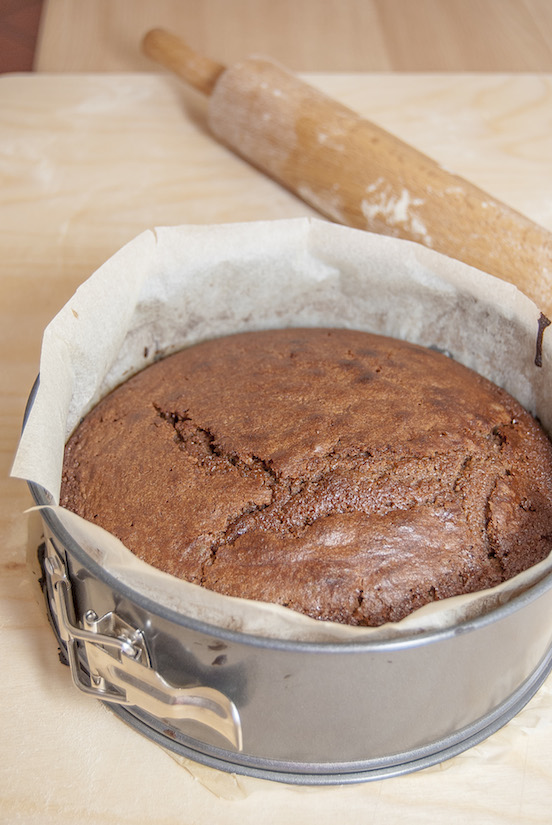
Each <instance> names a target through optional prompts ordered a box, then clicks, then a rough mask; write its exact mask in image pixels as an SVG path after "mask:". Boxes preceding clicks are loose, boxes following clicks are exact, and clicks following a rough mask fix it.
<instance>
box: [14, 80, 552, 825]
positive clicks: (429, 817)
mask: <svg viewBox="0 0 552 825" xmlns="http://www.w3.org/2000/svg"><path fill="white" fill-rule="evenodd" d="M306 79H307V80H308V81H309V82H311V83H313V84H315V85H317V86H318V87H319V88H320V89H322V90H323V91H325V92H327V93H329V94H331V95H332V96H334V97H336V98H337V99H339V100H340V101H341V102H342V103H344V104H345V105H348V106H350V107H351V108H353V109H355V110H357V111H359V112H361V113H362V114H364V115H366V116H368V115H369V116H370V117H371V118H372V119H373V120H375V121H376V122H377V123H378V124H379V125H381V126H382V127H384V128H386V129H389V130H391V131H392V132H394V133H396V134H397V135H398V136H399V137H401V138H403V139H408V140H409V141H410V142H412V143H413V144H414V145H415V146H417V147H418V148H419V149H420V150H422V151H425V152H427V153H428V154H430V155H431V156H433V157H435V158H436V159H438V160H439V162H441V163H443V164H444V165H446V166H447V168H451V169H454V170H455V171H457V172H458V173H460V174H462V175H464V176H465V177H467V178H469V179H471V180H473V181H474V183H476V184H478V185H479V186H481V187H483V188H484V189H487V190H489V191H490V192H491V193H492V194H494V195H495V196H496V197H498V198H500V199H501V200H504V201H506V202H507V203H509V204H511V205H512V206H513V207H514V208H517V209H519V210H520V211H522V212H524V213H525V214H527V215H528V216H529V217H530V218H532V219H533V220H535V221H537V222H539V223H541V224H542V225H543V226H545V227H547V228H549V229H552V202H551V200H550V193H549V187H548V186H546V185H544V182H546V181H549V180H551V179H552V142H551V141H550V134H551V133H552V131H551V125H552V123H551V121H552V76H542V77H534V76H530V75H520V76H507V75H503V76H496V75H452V76H444V75H416V76H414V75H378V76H374V75H372V76H367V75H339V76H336V75H331V74H327V75H308V76H307V78H306ZM0 99H1V100H2V106H1V107H0V275H1V280H0V336H1V346H0V358H1V359H2V368H1V370H0V381H1V385H2V398H3V401H4V403H3V413H4V414H3V416H2V420H1V441H0V447H1V452H0V460H1V463H2V477H1V480H0V524H1V527H2V538H3V541H2V546H1V547H0V627H1V628H2V631H1V634H0V657H1V661H2V679H1V680H0V723H1V731H2V733H1V735H0V822H2V823H9V824H10V825H11V823H16V822H18V823H19V822H20V823H25V825H30V824H31V823H32V824H33V825H34V824H35V823H36V825H39V823H40V825H50V823H56V825H64V824H65V823H67V825H73V823H76V822H80V821H86V822H87V823H89V825H103V824H104V823H105V825H107V824H108V823H109V825H112V823H133V825H142V823H144V825H145V823H148V825H173V823H174V825H176V823H181V822H190V823H194V825H204V824H205V825H207V823H209V824H210V823H212V822H223V823H225V825H232V823H240V824H241V825H244V823H257V822H259V820H260V819H262V821H263V822H264V823H266V824H267V825H272V824H273V823H274V825H276V823H277V824H278V825H281V823H283V822H286V821H288V819H289V820H292V821H296V822H300V823H301V825H310V823H312V825H315V823H317V825H330V824H331V825H335V823H339V822H349V821H350V820H358V821H362V822H370V823H371V824H372V825H383V824H384V823H387V822H408V823H420V825H422V823H423V825H427V824H428V823H430V825H432V823H435V825H440V823H443V822H447V823H448V824H449V825H465V823H466V822H467V821H469V820H470V819H471V820H473V821H474V822H476V823H477V825H498V823H500V824H501V825H502V824H503V823H510V822H511V823H515V825H519V823H542V825H544V823H548V822H549V818H550V807H551V804H552V735H551V734H552V679H550V678H549V679H548V681H547V682H546V684H545V685H544V686H543V688H542V689H541V690H540V691H539V693H538V694H537V695H536V696H535V697H534V699H533V700H532V701H531V702H530V703H529V705H528V706H527V707H526V708H525V709H524V710H523V711H522V712H521V713H520V714H519V715H518V716H517V717H516V718H515V719H514V720H513V721H512V722H511V723H509V724H508V725H507V726H506V727H505V728H504V729H502V730H501V731H499V732H498V733H497V734H495V735H494V736H493V737H491V738H490V739H488V740H487V741H486V742H484V743H482V744H481V745H479V746H478V747H476V748H474V749H472V750H470V751H468V752H467V753H465V754H463V755H461V756H458V757H456V758H455V759H453V760H451V761H449V762H447V763H445V764H443V765H442V766H440V767H436V768H432V769H427V770H425V771H423V772H421V773H419V774H412V775H410V776H405V777H401V778H397V779H391V780H386V781H384V782H377V783H370V784H367V785H363V786H358V787H349V788H334V789H319V790H313V789H309V790H305V791H301V790H297V789H294V788H291V787H286V786H280V785H274V784H271V783H267V782H263V781H262V780H253V779H240V780H235V779H233V778H232V777H231V776H227V775H225V774H219V773H216V772H213V771H210V770H208V769H200V768H197V767H193V766H192V765H191V764H190V763H188V764H186V765H184V766H183V765H181V764H178V763H177V761H176V760H175V759H173V758H171V757H170V756H169V755H167V753H166V752H164V751H163V750H161V749H160V748H159V747H157V746H156V745H153V744H152V743H150V742H149V741H147V740H145V739H144V738H142V737H141V736H140V735H139V734H137V733H136V732H134V731H133V730H132V729H130V728H128V727H126V726H125V725H124V724H123V723H122V722H120V721H119V720H118V719H117V718H115V717H114V716H113V715H112V714H110V713H109V712H108V711H107V710H106V709H105V708H104V707H103V706H101V705H99V704H98V703H96V702H95V701H94V700H91V699H90V698H88V697H85V696H83V695H81V694H79V693H78V692H77V691H76V689H75V688H74V687H73V686H72V685H71V683H70V678H69V673H68V671H67V669H66V668H64V667H62V666H61V665H60V664H59V662H58V659H57V651H56V644H55V642H54V639H53V636H52V634H51V632H50V630H49V627H48V625H47V621H46V619H45V617H44V613H43V611H42V610H41V609H40V608H39V606H38V604H37V603H35V600H34V590H33V587H32V581H31V578H30V576H29V573H28V572H27V569H26V566H25V543H26V521H25V518H24V517H23V515H22V513H23V510H24V509H25V508H26V507H27V506H28V505H29V503H30V499H29V495H28V493H27V491H26V488H25V485H24V483H23V482H19V481H16V480H13V479H7V474H8V472H9V468H10V464H11V459H12V456H13V452H14V450H15V446H16V443H17V439H18V432H19V427H20V423H21V418H22V414H23V409H24V404H25V399H26V397H27V394H28V392H29V389H30V386H31V384H32V381H33V380H34V377H35V375H36V373H37V370H38V359H39V350H40V340H41V335H42V330H43V328H44V326H45V325H46V323H47V322H48V321H49V320H50V318H51V317H52V316H53V314H54V313H55V312H56V311H57V309H58V308H59V307H60V306H61V305H62V304H63V303H64V302H65V301H66V300H67V299H68V298H69V297H70V295H71V294H72V293H73V291H74V290H75V288H76V287H77V286H78V285H79V283H81V282H82V280H84V279H85V278H86V277H87V276H88V275H89V274H90V273H91V272H92V271H93V270H94V269H95V268H96V267H97V266H99V265H100V264H101V263H102V262H103V261H104V260H105V259H106V258H107V257H108V256H109V255H111V254H112V253H113V252H115V251H116V250H117V249H118V248H119V247H120V246H122V245H123V244H124V243H125V242H126V241H128V240H130V239H131V238H132V237H134V236H135V235H137V234H138V233H139V232H140V231H142V230H143V229H145V228H148V227H151V226H153V225H158V224H177V223H208V222H228V221H233V220H255V219H263V218H266V219H273V218H280V217H282V218H283V217H292V216H299V215H308V214H314V212H313V211H312V210H310V209H309V208H308V207H306V206H305V205H304V204H303V203H302V202H301V201H299V200H298V199H296V198H294V197H293V196H292V195H291V194H290V193H289V192H286V191H285V190H283V189H281V188H280V187H279V186H278V185H277V184H275V183H274V182H273V181H271V180H269V179H268V178H266V177H264V176H263V175H261V174H260V173H258V172H257V171H256V170H254V169H252V168H251V167H250V166H249V165H248V164H246V163H245V162H243V161H241V160H239V159H238V158H236V157H235V156H234V155H233V154H232V153H230V152H229V151H228V150H226V149H225V148H224V147H222V146H221V145H219V144H217V143H216V142H215V141H214V140H212V139H211V138H210V137H208V135H207V134H206V130H205V121H204V118H205V100H204V99H203V98H202V97H201V96H200V95H199V94H197V93H195V92H193V91H189V90H187V89H185V88H184V87H183V86H182V85H181V84H180V83H179V82H178V81H176V80H173V79H172V78H169V77H165V76H163V77H160V76H158V75H117V76H110V75H94V76H46V75H28V76H5V77H3V78H0Z"/></svg>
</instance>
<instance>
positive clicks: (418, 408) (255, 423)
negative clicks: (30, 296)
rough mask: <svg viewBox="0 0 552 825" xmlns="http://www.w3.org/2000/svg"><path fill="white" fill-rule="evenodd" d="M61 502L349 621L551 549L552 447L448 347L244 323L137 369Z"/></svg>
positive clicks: (281, 599) (483, 579)
mask: <svg viewBox="0 0 552 825" xmlns="http://www.w3.org/2000/svg"><path fill="white" fill-rule="evenodd" d="M61 504H62V505H64V506H65V507H68V508H69V509H71V510H74V511H75V512H77V513H79V514H80V515H81V516H83V517H84V518H85V519H88V520H90V521H93V522H95V523H97V524H99V525H101V526H103V527H104V528H106V529H107V530H109V531H111V532H112V533H113V534H115V535H116V536H117V537H118V538H119V539H121V540H122V541H123V542H124V544H125V545H126V546H127V547H128V548H129V550H131V551H132V552H133V553H135V554H136V555H137V556H139V557H140V558H141V559H143V560H144V561H146V562H148V563H149V564H151V565H154V566H155V567H158V568H160V569H162V570H164V571H166V572H168V573H171V574H172V575H174V576H179V577H182V578H184V579H186V580H188V581H190V582H195V583H196V584H199V585H203V586H204V587H206V588H209V589H211V590H215V591H218V592H220V593H224V594H229V595H232V596H240V597H244V598H248V599H255V600H263V601H268V602H273V603H277V604H281V605H286V606H288V607H290V608H292V609H294V610H297V611H300V612H302V613H305V614H307V615H309V616H312V617H314V618H317V619H322V620H332V621H337V622H342V623H347V624H352V625H373V626H375V625H380V624H382V623H384V622H387V621H397V620H399V619H401V618H403V617H405V616H406V615H408V614H409V613H410V612H412V611H413V610H414V609H416V608H418V607H420V606H422V605H424V604H426V603H427V602H430V601H433V600H436V599H443V598H445V597H448V596H454V595H457V594H461V593H469V592H472V591H476V590H481V589H484V588H488V587H492V586H494V585H496V584H498V583H500V582H502V581H504V580H506V579H509V578H511V577H512V576H514V575H516V574H517V573H519V572H521V571H522V570H524V569H526V568H528V567H529V566H531V565H533V564H535V563H536V562H539V561H541V560H542V559H544V558H545V557H546V556H547V555H548V554H549V553H550V551H551V550H552V446H551V444H550V442H549V440H548V438H547V437H546V435H545V434H544V432H543V431H542V429H541V428H540V426H539V424H538V423H537V422H536V421H535V419H534V418H533V417H532V416H531V415H530V414H529V413H528V412H526V411H525V410H524V409H523V408H522V407H521V406H520V404H519V403H518V402H517V401H516V400H514V399H513V398H512V397H511V396H510V395H508V394H507V393H506V392H505V391H504V390H502V389H500V388H498V387H496V386H495V385H493V384H491V383H490V382H489V381H487V380H486V379H484V378H482V377H481V376H479V375H478V374H477V373H475V372H473V371H471V370H469V369H467V368H466V367H464V366H462V365H461V364H459V363H457V362H455V361H454V360H453V359H451V358H449V357H447V356H446V355H444V354H441V353H438V352H436V351H433V350H430V349H425V348H423V347H419V346H416V345H413V344H410V343H405V342H402V341H399V340H395V339H391V338H386V337H382V336H377V335H372V334H369V333H364V332H358V331H351V330H345V329H284V330H271V331H265V332H252V333H243V334H237V335H233V336H229V337H226V338H220V339H218V340H211V341H206V342H203V343H200V344H198V345H195V346H192V347H189V348H187V349H185V350H183V351H181V352H179V353H176V354H174V355H171V356H169V357H167V358H165V359H163V360H161V361H158V362H157V363H155V364H154V365H152V366H150V367H148V368H146V369H145V370H143V371H142V372H139V373H138V374H136V375H135V376H133V377H132V378H131V379H130V380H128V381H126V382H125V383H124V384H122V385H121V386H120V387H118V388H117V389H116V390H115V391H113V392H112V393H111V394H110V395H109V396H107V397H106V398H105V399H103V401H102V402H101V403H100V404H99V405H98V406H97V407H96V408H95V409H94V410H92V412H91V413H90V414H89V415H88V416H86V418H85V419H84V420H83V422H82V423H81V424H80V426H79V427H78V428H77V430H76V431H75V433H74V434H73V435H72V437H71V438H70V440H69V442H68V444H67V446H66V452H65V461H64V470H63V481H62V491H61Z"/></svg>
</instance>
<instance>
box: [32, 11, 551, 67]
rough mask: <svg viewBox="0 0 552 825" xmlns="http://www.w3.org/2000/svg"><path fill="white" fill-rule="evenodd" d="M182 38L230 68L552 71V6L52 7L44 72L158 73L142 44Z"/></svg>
mask: <svg viewBox="0 0 552 825" xmlns="http://www.w3.org/2000/svg"><path fill="white" fill-rule="evenodd" d="M158 26H161V27H164V28H167V29H170V30H172V31H174V32H175V33H176V34H178V35H180V36H181V37H183V38H184V39H186V40H188V42H189V43H190V45H191V46H192V47H193V48H195V49H197V50H198V51H200V52H204V53H205V54H207V55H209V56H210V57H212V58H214V59H215V60H218V61H220V62H221V63H227V64H228V63H233V62H235V61H236V60H239V59H241V58H242V57H245V56H246V55H249V54H251V53H255V54H265V55H270V56H271V57H273V58H274V59H276V60H279V61H281V62H282V63H284V64H285V65H286V66H288V67H289V68H291V69H293V70H294V71H301V72H311V71H316V72H320V71H323V72H375V71H399V72H434V71H437V72H447V71H453V72H460V71H464V72H487V71H491V72H504V71H506V72H552V3H551V2H550V0H277V1H276V2H275V0H155V2H152V0H116V2H113V0H86V2H85V3H83V2H80V0H45V2H44V11H43V15H42V21H41V31H40V38H39V43H38V50H37V53H36V58H35V69H37V70H38V71H41V72H103V71H108V72H127V71H151V70H152V68H151V65H150V64H149V63H148V61H147V60H146V59H145V58H144V57H143V56H141V55H140V54H139V53H138V52H137V50H136V48H135V44H136V43H137V42H139V40H140V39H141V37H142V36H143V34H144V33H145V32H146V31H147V30H148V29H149V28H154V27H158Z"/></svg>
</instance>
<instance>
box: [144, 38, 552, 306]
mask: <svg viewBox="0 0 552 825" xmlns="http://www.w3.org/2000/svg"><path fill="white" fill-rule="evenodd" d="M143 49H144V52H145V53H146V54H147V55H148V56H149V57H151V58H152V59H153V60H155V61H157V62H158V63H160V64H162V65H163V66H165V67H167V68H169V69H171V70H172V71H174V72H175V73H176V74H178V75H179V76H180V77H182V78H184V79H185V80H186V81H187V82H188V83H190V84H191V85H192V86H194V87H195V88H196V89H199V90H200V91H201V92H203V93H204V94H206V95H209V96H210V100H209V107H208V123H209V126H210V129H211V131H212V132H213V134H214V135H215V136H216V137H217V138H218V139H219V140H220V141H221V142H223V143H224V144H226V145H227V146H229V147H231V148H232V149H233V150H234V151H235V152H236V153H237V154H239V155H241V156H242V157H244V158H245V159H246V160H248V161H249V162H250V163H252V164H253V165H254V166H256V167H257V168H259V169H261V170H262V171H263V172H265V173H267V174H268V175H270V176H271V177H272V178H274V179H275V180H277V181H278V182H279V183H281V184H283V185H284V186H286V187H287V188H288V189H290V190H291V191H292V192H294V193H295V194H297V195H298V196H299V197H301V198H302V199H303V200H304V201H306V202H307V203H308V204H309V205H311V206H313V207H314V208H315V209H317V210H318V211H319V212H321V213H322V214H323V215H325V216H326V217H328V218H330V219H332V220H334V221H337V222H339V223H343V224H346V225H348V226H353V227H357V228H359V229H365V230H369V231H371V232H377V233H380V234H387V235H395V236H398V237H401V238H406V239H408V240H411V241H417V242H419V243H422V244H425V245H426V246H428V247H431V248H432V249H436V250H438V251H439V252H442V253H444V254H446V255H449V256H450V257H452V258H456V259H458V260H460V261H464V262H465V263H468V264H471V265H472V266H475V267H477V268H478V269H482V270H484V271H486V272H489V273H491V274H492V275H496V276H497V277H500V278H503V279H504V280H507V281H510V282H511V283H514V284H516V286H518V287H519V288H520V289H521V290H523V291H524V292H525V293H526V294H527V295H529V297H531V298H532V299H533V300H534V301H535V303H537V305H538V306H539V308H541V309H542V311H543V312H544V313H545V314H547V315H551V316H552V233H550V232H548V231H546V230H545V229H544V228H543V227H541V226H538V225H537V224H535V223H533V222H532V221H530V220H529V219H528V218H526V217H525V216H524V215H522V214H520V213H519V212H516V211H514V210H513V209H511V208H510V207H508V206H506V205H505V204H503V203H500V202H499V201H497V200H496V199H495V198H493V197H492V196H491V195H489V194H487V193H486V192H484V191H483V190H481V189H478V188H477V187H476V186H474V185H473V184H471V183H469V182H468V181H466V180H464V179H463V178H460V177H458V176H456V175H453V174H451V173H449V172H447V171H445V170H444V169H443V168H442V167H441V166H439V164H438V163H436V162H435V161H433V160H431V158H429V157H427V156H426V155H424V154H422V153H421V152H419V151H417V150H416V149H414V148H413V147H411V146H409V145H408V144H407V143H404V142H403V141H401V140H399V139H398V138H396V137H394V136H393V135H391V134H390V133H389V132H386V131H385V130H383V129H381V128H380V127H379V126H376V125H375V124H373V123H370V122H369V121H367V120H364V119H363V118H361V117H360V116H359V115H357V114H355V112H353V111H352V110H351V109H348V108H347V107H345V106H343V105H341V104H340V103H338V102H336V101H335V100H332V99H331V98H329V97H327V96H326V95H324V94H322V93H321V92H319V91H318V90H316V89H314V88H313V87H312V86H309V85H308V84H306V83H304V82H302V81H301V80H299V79H298V78H297V77H296V76H295V75H293V74H291V73H290V72H288V71H287V70H286V69H284V68H283V67H281V66H279V65H278V64H276V63H274V62H272V61H271V60H268V59H265V58H259V57H250V58H247V59H244V60H242V61H241V62H239V63H236V64H235V65H234V66H230V67H228V68H227V67H225V66H223V65H221V64H220V63H217V62H215V61H213V60H210V59H209V58H207V57H203V56H201V55H198V54H197V53H196V52H194V51H193V50H192V49H190V48H189V47H188V46H187V45H186V44H185V43H184V42H183V41H182V40H180V38H178V37H176V36H174V35H172V34H170V33H169V32H166V31H163V30H161V29H154V30H153V31H150V32H149V33H148V34H147V35H146V36H145V38H144V41H143Z"/></svg>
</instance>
